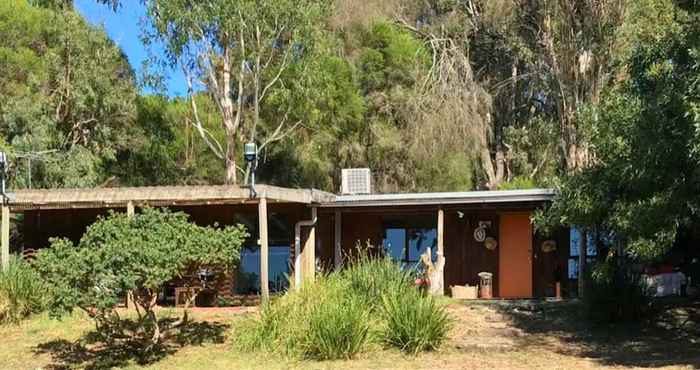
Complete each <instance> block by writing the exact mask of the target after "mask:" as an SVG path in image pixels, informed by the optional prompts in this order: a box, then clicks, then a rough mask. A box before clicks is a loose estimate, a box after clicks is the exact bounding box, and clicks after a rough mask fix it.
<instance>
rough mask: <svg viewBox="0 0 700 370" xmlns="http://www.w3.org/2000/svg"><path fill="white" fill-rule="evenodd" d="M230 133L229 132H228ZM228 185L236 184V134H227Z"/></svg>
mask: <svg viewBox="0 0 700 370" xmlns="http://www.w3.org/2000/svg"><path fill="white" fill-rule="evenodd" d="M227 131H228V130H227ZM226 141H227V143H226V184H227V185H235V184H236V181H237V179H236V177H237V176H236V154H237V153H236V135H235V133H228V132H227V134H226Z"/></svg>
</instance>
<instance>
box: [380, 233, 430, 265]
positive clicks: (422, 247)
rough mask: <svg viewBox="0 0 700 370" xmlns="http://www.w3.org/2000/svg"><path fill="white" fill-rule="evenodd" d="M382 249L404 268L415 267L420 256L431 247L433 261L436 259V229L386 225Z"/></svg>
mask: <svg viewBox="0 0 700 370" xmlns="http://www.w3.org/2000/svg"><path fill="white" fill-rule="evenodd" d="M382 245H383V247H384V250H385V251H386V252H387V253H388V254H389V255H390V256H391V258H393V259H395V260H397V261H401V266H403V267H404V268H417V267H419V265H420V256H421V255H422V254H423V253H425V251H426V250H428V248H430V249H431V256H432V257H433V261H435V260H436V259H437V254H436V252H437V230H436V229H435V228H421V227H412V228H405V227H387V228H385V229H384V240H383V241H382Z"/></svg>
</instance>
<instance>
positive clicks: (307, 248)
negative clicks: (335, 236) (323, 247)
mask: <svg viewBox="0 0 700 370" xmlns="http://www.w3.org/2000/svg"><path fill="white" fill-rule="evenodd" d="M301 255H302V258H301V261H302V262H301V263H302V265H303V267H302V275H301V277H302V284H305V283H306V282H307V281H314V277H315V275H316V225H313V226H311V227H309V235H308V236H307V238H306V241H305V242H304V249H303V250H302V252H301Z"/></svg>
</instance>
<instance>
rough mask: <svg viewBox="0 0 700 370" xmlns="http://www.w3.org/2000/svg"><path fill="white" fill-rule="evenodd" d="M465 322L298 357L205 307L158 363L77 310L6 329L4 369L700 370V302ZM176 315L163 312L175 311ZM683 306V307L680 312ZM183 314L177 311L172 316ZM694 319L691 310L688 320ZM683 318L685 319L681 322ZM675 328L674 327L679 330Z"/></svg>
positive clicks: (228, 314)
mask: <svg viewBox="0 0 700 370" xmlns="http://www.w3.org/2000/svg"><path fill="white" fill-rule="evenodd" d="M449 311H450V315H451V316H452V317H453V318H454V319H455V320H456V325H455V328H454V329H453V330H452V333H451V334H450V339H449V341H448V342H447V343H446V344H445V345H444V346H443V347H442V348H441V349H440V350H438V351H436V352H428V353H423V354H419V355H417V356H411V355H406V354H403V353H401V352H399V351H397V350H387V349H383V348H380V347H373V348H371V349H370V350H369V351H368V352H365V353H361V354H359V355H358V357H357V358H356V359H354V360H351V361H325V362H317V361H296V360H291V359H286V358H284V357H280V356H278V355H275V354H268V353H241V352H239V351H236V350H235V349H234V348H233V346H232V344H231V342H232V338H233V336H235V335H236V327H237V323H238V321H239V320H240V319H241V318H242V317H243V316H244V315H247V314H252V313H240V312H239V311H234V310H200V311H196V312H194V313H193V314H192V318H193V319H194V323H193V324H192V325H191V326H189V327H187V328H186V329H184V330H186V331H187V334H186V335H183V336H182V337H177V338H171V339H170V340H169V344H168V346H167V347H166V348H165V349H164V350H163V351H162V352H161V353H159V354H158V355H155V356H154V357H152V358H149V359H140V358H138V357H135V356H134V355H133V353H135V352H136V351H133V348H129V347H119V346H114V345H113V346H105V345H104V344H101V343H99V342H93V341H91V335H90V333H91V332H92V330H93V329H94V327H93V324H92V322H91V321H89V320H88V319H87V318H86V317H85V316H84V315H80V314H75V315H74V316H72V317H70V318H67V319H65V320H63V321H56V320H52V319H49V318H48V317H47V316H46V315H41V316H36V317H33V318H31V319H29V320H26V321H24V322H22V323H21V324H19V325H17V326H3V327H0V338H2V339H0V348H1V350H0V368H2V369H38V368H42V369H46V368H105V367H118V368H127V369H193V370H206V369H217V370H222V369H290V368H291V369H433V368H448V369H471V368H489V369H493V368H509V369H519V368H541V369H586V368H634V367H639V368H664V369H691V368H698V367H700V333H698V321H697V319H698V314H700V307H698V306H697V305H696V306H691V307H684V308H674V309H672V310H669V311H668V312H669V315H671V314H672V315H671V316H673V320H670V319H669V320H664V322H657V323H655V324H654V325H651V324H645V325H638V326H634V327H630V326H608V327H592V326H590V325H589V324H586V323H585V322H583V321H581V320H578V319H577V318H576V316H575V315H573V312H575V311H576V307H575V305H573V304H570V303H552V304H545V305H542V304H538V305H530V304H523V305H517V304H507V303H499V302H492V303H481V302H479V303H463V302H453V303H451V304H450V307H449ZM169 312H171V311H168V310H164V311H161V312H160V314H161V315H163V316H168V313H169ZM678 312H680V313H678ZM171 313H172V314H174V313H175V312H171ZM684 315H685V316H684ZM679 317H680V318H681V320H678V318H679ZM669 325H670V326H669ZM139 361H143V362H144V363H143V364H139V363H138V362H139Z"/></svg>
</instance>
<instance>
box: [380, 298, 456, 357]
mask: <svg viewBox="0 0 700 370" xmlns="http://www.w3.org/2000/svg"><path fill="white" fill-rule="evenodd" d="M381 303H382V304H381V313H382V316H383V319H384V327H383V330H382V331H381V333H382V335H381V338H382V339H383V340H384V342H385V343H386V344H388V345H390V346H393V347H396V348H398V349H400V350H402V351H404V352H408V353H412V354H416V353H418V352H422V351H431V350H435V349H438V348H439V347H440V345H441V344H442V343H443V342H444V341H445V339H446V338H447V334H448V332H449V330H450V328H451V326H452V321H451V319H450V318H449V316H448V315H447V312H446V311H445V308H444V307H443V305H442V304H441V303H440V302H438V301H437V299H435V298H434V297H433V296H430V295H427V296H424V295H423V294H421V293H420V292H419V291H417V290H416V289H405V290H403V291H398V290H397V291H392V292H390V293H389V294H386V295H384V296H383V297H382V301H381Z"/></svg>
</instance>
